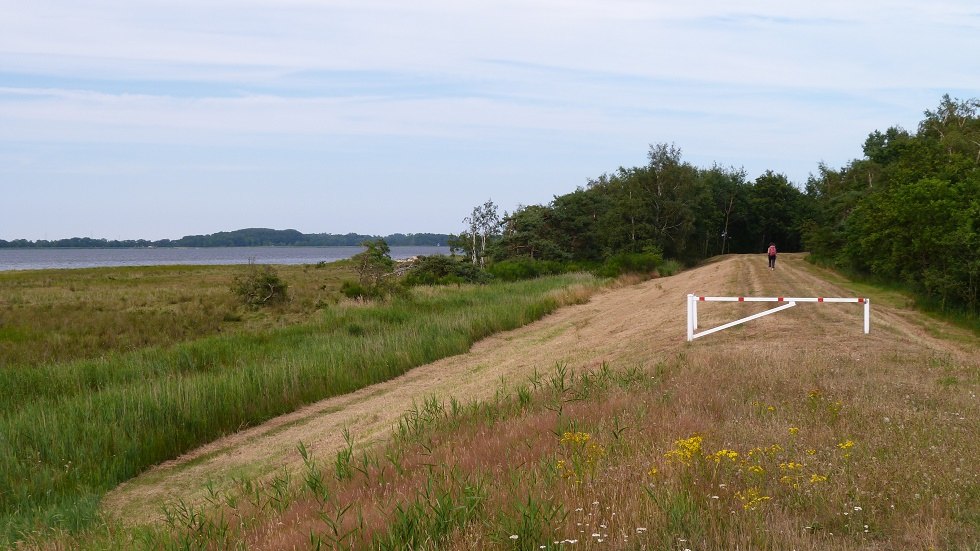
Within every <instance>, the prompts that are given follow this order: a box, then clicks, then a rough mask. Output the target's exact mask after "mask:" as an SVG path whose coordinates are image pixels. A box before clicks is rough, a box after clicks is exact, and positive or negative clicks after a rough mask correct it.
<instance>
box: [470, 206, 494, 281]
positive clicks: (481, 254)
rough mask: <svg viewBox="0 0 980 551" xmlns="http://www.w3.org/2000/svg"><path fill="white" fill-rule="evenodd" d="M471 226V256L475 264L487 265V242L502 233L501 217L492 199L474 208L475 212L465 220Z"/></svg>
mask: <svg viewBox="0 0 980 551" xmlns="http://www.w3.org/2000/svg"><path fill="white" fill-rule="evenodd" d="M463 222H464V223H467V224H469V230H470V231H469V237H470V239H471V240H472V246H471V249H470V255H471V258H472V260H473V264H474V265H476V264H479V265H480V266H481V267H483V266H484V265H486V254H487V241H488V239H490V238H491V237H493V236H496V235H498V234H499V233H500V224H501V222H500V215H498V214H497V205H496V204H495V203H494V202H493V201H492V200H490V199H488V200H487V202H485V203H483V204H482V205H478V206H476V207H473V212H472V213H471V214H470V215H469V216H468V217H466V218H464V219H463Z"/></svg>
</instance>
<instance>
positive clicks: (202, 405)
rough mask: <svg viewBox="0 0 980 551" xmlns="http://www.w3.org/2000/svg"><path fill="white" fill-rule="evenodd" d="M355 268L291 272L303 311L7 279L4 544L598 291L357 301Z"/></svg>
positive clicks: (116, 287)
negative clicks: (194, 452) (344, 293)
mask: <svg viewBox="0 0 980 551" xmlns="http://www.w3.org/2000/svg"><path fill="white" fill-rule="evenodd" d="M345 270H346V268H345V267H344V266H343V265H341V266H339V267H327V268H324V269H317V268H315V267H293V268H281V269H280V275H281V276H282V277H283V279H285V280H286V281H287V282H289V283H290V285H291V286H290V295H291V297H292V300H291V302H290V303H289V304H287V305H285V306H283V307H280V308H276V309H273V310H269V311H250V310H243V309H240V308H238V307H236V306H235V303H234V299H233V296H232V294H231V292H230V291H229V286H230V284H231V279H233V277H234V275H236V274H237V273H238V270H237V269H236V268H220V267H201V268H196V267H195V268H187V267H184V268H139V269H136V268H132V269H106V270H82V271H78V272H75V271H65V272H31V273H15V274H3V276H2V282H3V283H2V285H3V290H4V293H3V297H4V300H5V301H8V304H7V306H8V308H6V310H8V312H7V313H6V314H5V315H6V316H8V317H5V318H4V321H3V327H5V328H10V329H6V330H7V331H9V332H10V333H19V334H23V335H24V338H23V339H19V340H18V339H9V338H4V340H3V342H4V343H5V348H4V350H3V352H4V356H3V358H4V361H3V366H2V371H0V384H2V385H3V388H4V389H5V392H4V393H3V395H2V399H0V488H3V491H2V492H0V519H2V526H3V529H4V532H3V535H4V540H5V541H7V542H11V541H13V540H16V539H21V538H25V537H30V536H29V535H30V534H32V533H36V534H50V530H51V529H52V528H53V529H57V530H68V531H78V530H81V529H84V528H85V527H87V526H90V525H91V523H92V522H93V520H94V519H95V518H96V514H97V506H98V502H99V500H100V499H101V497H102V495H103V494H104V493H105V492H106V491H107V490H109V489H111V488H112V487H113V486H115V485H116V484H118V483H120V482H123V481H125V480H128V479H129V478H131V477H133V476H135V475H136V474H138V473H140V472H141V471H143V470H145V469H146V468H147V467H149V466H151V465H153V464H156V463H159V462H161V461H164V460H167V459H170V458H173V457H176V456H177V455H179V454H181V453H182V452H185V451H187V450H190V449H192V448H194V447H196V446H199V445H201V444H204V443H206V442H209V441H211V440H213V439H215V438H217V437H219V436H221V435H223V434H227V433H230V432H234V431H236V430H239V429H241V428H243V427H247V426H250V425H254V424H257V423H261V422H262V421H264V420H266V419H269V418H270V417H273V416H276V415H279V414H281V413H284V412H288V411H292V410H294V409H296V408H297V407H299V406H301V405H303V404H306V403H310V402H312V401H316V400H319V399H321V398H324V397H326V396H331V395H336V394H343V393H347V392H350V391H352V390H354V389H357V388H360V387H363V386H366V385H369V384H371V383H375V382H379V381H382V380H386V379H389V378H391V377H394V376H396V375H398V374H400V373H402V372H404V371H405V370H407V369H410V368H412V367H414V366H416V365H419V364H422V363H426V362H431V361H433V360H435V359H438V358H440V357H443V356H446V355H450V354H456V353H459V352H463V351H465V350H467V349H468V348H469V346H470V345H471V344H472V343H473V342H474V341H475V340H477V339H480V338H482V337H484V336H486V335H488V334H491V333H493V332H496V331H500V330H504V329H509V328H513V327H517V326H520V325H522V324H525V323H527V322H529V321H531V320H533V319H536V318H539V317H541V316H542V315H544V314H546V313H547V312H550V311H552V310H554V309H555V308H557V307H558V306H560V305H561V304H563V303H567V302H574V301H580V300H583V299H584V298H586V297H587V296H588V295H589V294H590V293H591V290H592V289H594V288H596V286H597V283H596V282H595V280H593V279H592V278H591V277H588V276H565V277H555V278H546V279H540V280H535V281H529V282H521V283H514V284H500V285H488V286H482V287H467V286H464V287H458V288H457V287H453V288H441V289H429V288H423V289H417V290H415V291H413V292H412V293H411V294H410V295H409V296H407V297H405V298H402V299H398V300H393V301H391V302H388V303H383V304H361V303H352V302H338V301H337V299H336V298H335V295H334V294H333V289H335V288H336V287H338V286H339V283H338V282H339V279H340V278H341V277H343V276H344V275H345ZM570 287H575V288H577V289H579V291H571V292H569V291H567V290H568V289H569V288H570ZM563 290H564V291H563ZM135 320H141V321H135ZM90 321H91V323H89V322H90ZM171 323H177V324H183V323H186V327H184V328H181V329H179V330H173V331H165V330H163V328H165V327H166V326H168V325H170V324H171ZM117 333H118V335H117V336H116V337H113V338H109V337H108V336H107V334H117ZM157 333H163V334H162V335H160V334H157ZM31 348H36V349H37V350H30V349H31ZM42 537H43V536H42Z"/></svg>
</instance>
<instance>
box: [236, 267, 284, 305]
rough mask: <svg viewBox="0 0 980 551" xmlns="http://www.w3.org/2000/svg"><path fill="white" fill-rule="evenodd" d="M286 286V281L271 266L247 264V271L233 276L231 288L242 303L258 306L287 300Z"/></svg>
mask: <svg viewBox="0 0 980 551" xmlns="http://www.w3.org/2000/svg"><path fill="white" fill-rule="evenodd" d="M287 287H288V285H287V284H286V282H285V281H283V280H282V278H280V277H279V274H278V273H276V271H275V270H274V269H273V268H272V267H271V266H256V265H255V264H249V266H248V269H247V271H246V272H245V273H244V274H242V275H240V276H238V277H236V278H235V281H234V282H233V283H232V285H231V290H232V292H233V293H235V294H236V295H238V297H239V298H240V299H241V301H242V303H243V304H245V305H246V306H250V307H252V308H258V307H260V306H266V305H271V304H279V303H283V302H286V301H287V300H289V297H288V295H287V294H286V289H287Z"/></svg>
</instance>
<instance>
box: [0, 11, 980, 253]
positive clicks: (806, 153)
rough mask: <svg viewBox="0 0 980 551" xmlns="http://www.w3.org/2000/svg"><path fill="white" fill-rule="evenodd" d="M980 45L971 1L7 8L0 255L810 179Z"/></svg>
mask: <svg viewBox="0 0 980 551" xmlns="http://www.w3.org/2000/svg"><path fill="white" fill-rule="evenodd" d="M688 4H691V5H688ZM804 4H805V5H804ZM978 51H980V7H977V5H976V3H975V2H974V0H936V1H930V2H922V1H921V0H912V1H905V0H898V1H887V2H886V1H879V0H866V1H860V2H854V1H853V0H850V1H847V2H844V1H837V0H829V1H825V2H810V3H802V2H785V1H782V2H776V1H769V0H759V1H743V2H737V1H736V2H732V1H720V0H705V1H699V2H676V1H666V0H653V1H639V0H494V1H490V0H415V1H413V2H405V1H404V0H234V1H232V0H196V1H189V0H170V1H166V2H165V1H160V0H140V1H136V2H134V1H132V0H35V1H30V2H27V1H23V0H0V192H2V196H3V201H2V203H0V205H2V206H0V208H2V216H0V239H8V240H10V239H17V238H25V239H59V238H64V237H73V236H90V237H104V238H108V239H129V238H147V239H162V238H178V237H181V236H183V235H189V234H200V233H214V232H217V231H224V230H232V229H238V228H245V227H271V228H279V229H285V228H294V229H298V230H300V231H303V232H308V233H319V232H328V233H347V232H357V233H367V234H388V233H393V232H439V233H442V232H457V231H460V230H461V229H463V224H462V222H461V220H462V218H464V217H465V216H466V215H467V214H468V213H469V211H470V210H471V209H472V207H473V206H475V205H477V204H481V203H482V202H483V201H485V200H486V199H488V198H491V199H493V200H494V201H495V202H496V203H497V204H498V205H499V206H500V208H501V209H502V210H508V211H510V210H513V209H514V208H516V207H517V206H518V205H519V204H535V203H546V202H548V201H549V200H550V199H551V198H552V197H553V196H554V195H558V194H563V193H567V192H570V191H572V190H574V189H575V188H576V187H577V186H584V185H585V184H586V183H587V182H588V180H589V179H590V178H595V177H598V176H599V175H601V174H603V173H605V172H612V171H614V170H615V169H616V168H617V167H619V166H637V165H642V164H644V163H645V162H646V152H647V150H648V148H649V146H650V144H655V143H663V142H672V143H674V144H676V145H677V146H678V147H680V148H681V149H682V151H683V154H684V159H685V160H687V161H690V162H692V163H694V164H696V165H699V166H705V167H707V166H711V165H712V164H714V163H717V164H720V165H723V166H734V167H742V168H744V169H745V170H746V172H747V173H748V175H749V177H750V178H755V177H756V176H758V175H759V174H760V173H762V172H764V171H765V170H768V169H771V170H774V171H776V172H780V173H783V174H786V175H787V176H788V177H789V178H790V179H791V180H792V181H794V182H797V183H800V184H802V183H803V182H805V180H806V178H807V176H808V175H809V174H810V173H811V172H815V171H816V168H817V165H818V163H820V162H825V163H827V164H828V165H830V166H832V167H839V166H841V165H843V164H845V163H846V162H848V161H849V160H851V159H854V158H857V157H860V156H861V144H862V143H863V141H864V139H865V138H866V137H867V135H868V133H870V132H871V131H873V130H876V129H880V130H884V129H886V128H888V127H890V126H896V125H897V126H902V127H905V128H907V129H910V130H914V129H915V126H916V124H917V123H918V122H919V120H920V119H921V118H922V111H923V110H925V109H933V108H935V107H936V106H937V105H938V103H939V100H940V97H941V96H942V95H943V94H945V93H949V94H950V95H952V96H954V97H960V98H964V99H965V98H970V97H977V96H980V56H978V55H977V52H978Z"/></svg>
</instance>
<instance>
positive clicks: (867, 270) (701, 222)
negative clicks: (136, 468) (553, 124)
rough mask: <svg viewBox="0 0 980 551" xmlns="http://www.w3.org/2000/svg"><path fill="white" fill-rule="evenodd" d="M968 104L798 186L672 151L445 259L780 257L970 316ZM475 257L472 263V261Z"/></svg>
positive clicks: (977, 205) (978, 224)
mask: <svg viewBox="0 0 980 551" xmlns="http://www.w3.org/2000/svg"><path fill="white" fill-rule="evenodd" d="M978 110H980V100H978V99H970V100H966V101H961V100H954V99H951V98H950V97H949V96H944V97H943V98H942V101H941V103H940V105H939V107H938V109H936V110H935V111H925V120H923V121H922V122H921V123H920V124H919V126H918V129H917V131H916V132H914V133H913V132H909V131H906V130H904V129H901V128H889V129H888V130H887V131H885V132H880V131H874V132H872V133H871V134H870V135H869V136H868V138H867V140H866V141H865V143H864V155H865V157H864V158H863V159H857V160H854V161H851V162H850V163H849V164H847V165H846V166H844V167H843V168H841V169H832V168H829V167H827V166H825V165H823V164H821V165H819V170H818V173H817V174H816V175H811V177H810V178H809V179H808V181H807V182H805V185H798V184H793V183H791V182H790V181H789V180H788V179H787V178H786V176H784V175H782V174H778V173H775V172H773V171H766V172H765V173H763V174H762V175H760V176H758V177H757V178H755V180H749V179H748V178H746V174H745V172H744V171H743V170H741V169H734V168H724V167H719V166H713V167H711V168H700V167H696V166H694V165H692V164H690V163H688V162H686V161H684V160H683V159H682V158H681V152H680V150H679V149H678V148H676V147H675V146H673V145H671V144H658V145H654V146H651V147H650V151H649V155H648V159H649V162H648V163H647V164H646V165H645V166H638V167H632V168H624V167H620V168H619V169H618V170H616V171H615V172H613V173H609V174H603V175H601V176H600V177H598V178H595V179H592V180H591V181H589V183H588V185H587V186H586V187H584V188H579V189H577V190H575V191H573V192H571V193H567V194H565V195H559V196H556V197H555V198H554V199H553V200H552V201H551V202H550V203H548V204H546V205H528V206H522V207H519V208H518V209H516V210H515V211H514V212H511V213H504V215H503V217H497V215H496V206H495V205H493V204H492V203H491V202H488V203H487V204H486V205H482V206H480V207H477V208H476V209H474V211H473V214H472V215H471V216H470V217H469V218H467V220H468V221H470V224H471V226H470V228H469V231H468V232H463V233H462V234H461V235H459V236H456V237H454V240H453V242H452V245H453V246H455V247H456V248H458V249H462V250H463V251H464V252H466V253H467V254H468V255H470V256H472V257H473V259H474V262H476V260H477V257H479V258H484V259H485V260H486V262H497V261H505V260H511V259H528V260H532V261H549V262H551V261H553V262H559V263H572V264H574V263H585V264H588V263H599V262H608V261H609V260H610V259H615V258H617V257H621V258H627V257H630V256H636V255H653V256H660V255H662V256H663V257H666V258H670V259H677V260H680V261H682V262H684V263H687V264H694V263H697V262H699V261H700V260H702V259H704V258H707V257H710V256H714V255H717V254H724V253H755V254H759V255H760V256H762V255H763V254H764V252H765V250H766V248H767V246H768V244H769V243H770V242H775V244H776V246H777V248H778V250H779V251H781V252H791V251H810V252H811V253H812V258H813V259H814V260H817V261H819V262H822V263H826V264H830V265H833V266H835V267H838V268H841V269H844V270H846V271H848V272H849V273H851V274H857V275H865V276H870V277H872V278H874V279H876V280H879V281H883V282H890V283H898V284H900V285H902V286H904V287H906V288H909V289H911V290H912V291H914V292H915V293H916V294H917V295H918V296H919V297H920V298H922V299H924V302H926V303H931V304H933V305H935V306H936V307H937V308H938V309H940V310H947V311H948V310H953V311H960V312H965V313H968V314H971V315H974V316H975V315H976V314H977V313H978V311H980V117H978ZM474 249H476V253H475V254H474Z"/></svg>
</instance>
